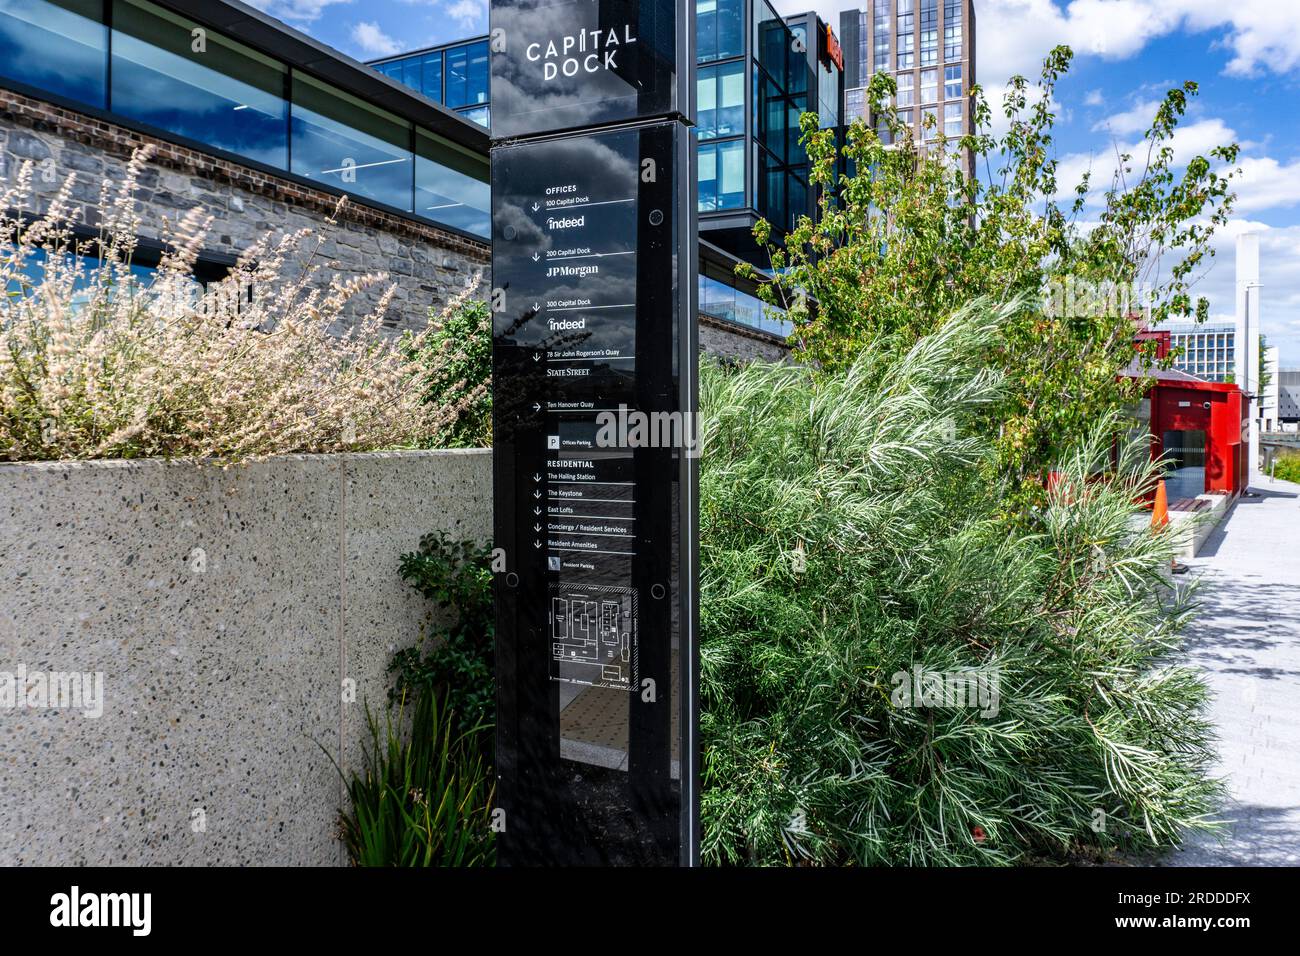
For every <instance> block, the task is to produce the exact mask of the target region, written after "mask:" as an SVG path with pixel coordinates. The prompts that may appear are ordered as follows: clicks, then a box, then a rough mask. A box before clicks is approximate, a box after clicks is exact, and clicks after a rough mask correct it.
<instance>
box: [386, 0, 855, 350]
mask: <svg viewBox="0 0 1300 956" xmlns="http://www.w3.org/2000/svg"><path fill="white" fill-rule="evenodd" d="M695 11H696V21H695V27H696V51H697V63H696V121H697V126H696V137H697V142H696V155H697V162H698V177H699V182H698V186H699V193H698V195H699V212H700V309H701V313H702V318H703V319H704V320H705V321H706V323H707V322H708V321H709V320H710V319H718V320H722V321H725V322H730V323H739V324H741V325H743V326H746V327H749V328H753V329H757V330H758V331H760V332H763V333H767V334H770V335H778V336H780V337H784V336H785V335H786V334H788V332H789V329H790V326H789V324H788V323H787V322H786V321H785V320H784V319H783V318H782V317H781V313H780V310H774V309H772V308H771V307H764V305H763V303H762V302H760V300H759V299H757V298H756V296H755V295H754V293H755V291H756V290H755V288H754V286H753V284H752V283H747V282H745V281H743V280H738V279H737V278H736V277H735V274H734V271H735V266H736V264H737V262H738V261H739V260H742V259H743V260H745V261H748V262H751V263H753V264H754V265H756V266H758V267H759V268H763V267H764V266H765V265H766V264H767V263H766V256H765V255H764V253H763V251H762V250H760V249H759V248H758V246H757V245H756V244H755V242H754V237H753V228H754V225H755V224H756V223H757V222H758V220H759V219H766V220H767V221H768V222H769V223H771V224H772V226H773V230H774V232H775V234H776V235H778V236H779V235H781V234H782V233H784V232H786V231H788V230H789V229H791V228H792V227H793V226H794V224H795V222H797V221H798V219H799V217H800V216H804V215H815V213H816V201H817V197H816V196H815V195H814V193H813V191H812V190H811V189H810V188H809V183H808V156H807V154H806V153H805V152H804V150H803V148H802V147H801V146H800V145H799V117H800V116H801V115H802V114H803V113H804V112H807V111H815V112H817V113H818V115H819V117H820V119H821V124H822V126H823V127H827V128H830V127H836V126H838V125H839V124H840V122H841V117H842V111H843V90H844V79H843V76H844V60H843V54H842V52H841V50H840V44H839V42H838V41H837V39H836V38H835V34H834V31H833V30H832V29H831V28H830V27H829V26H827V25H826V24H825V23H823V22H822V21H821V20H819V19H818V17H817V15H816V14H815V13H803V14H798V15H795V16H791V17H786V18H782V17H781V16H780V15H779V14H777V12H776V10H775V9H774V8H773V7H772V6H771V4H770V3H768V2H767V0H696V6H695ZM480 55H481V56H482V57H483V58H484V59H483V63H484V64H486V55H487V38H486V37H475V38H472V39H468V40H461V41H457V42H455V43H451V44H447V45H445V46H440V47H431V48H428V49H423V50H416V51H413V52H410V53H403V54H399V55H397V56H391V57H386V58H384V59H381V60H376V61H374V62H373V63H372V64H371V65H372V66H374V68H375V69H377V70H379V71H381V72H383V73H384V74H385V75H387V76H390V77H392V78H393V79H396V80H398V81H399V82H402V83H405V84H407V85H408V86H411V87H412V88H414V89H419V90H421V91H422V92H424V94H425V95H426V96H429V97H430V98H433V99H434V100H435V101H436V102H440V103H443V104H445V105H446V106H448V107H450V108H452V109H455V110H457V111H459V112H461V113H462V115H465V116H468V117H470V118H472V119H474V120H475V121H476V122H481V123H484V124H486V123H488V122H489V121H490V115H491V103H490V102H489V101H488V87H487V80H486V65H484V66H483V67H481V68H478V67H475V65H474V64H476V63H477V62H478V59H477V58H478V57H479V56H480ZM453 90H454V93H453V92H452V91H453Z"/></svg>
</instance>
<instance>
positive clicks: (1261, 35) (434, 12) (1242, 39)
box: [252, 0, 1300, 368]
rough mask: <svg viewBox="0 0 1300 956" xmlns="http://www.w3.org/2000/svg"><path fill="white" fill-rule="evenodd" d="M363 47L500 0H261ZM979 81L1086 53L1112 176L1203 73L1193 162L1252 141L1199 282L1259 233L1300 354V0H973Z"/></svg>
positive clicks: (1293, 362) (1216, 296) (1067, 168)
mask: <svg viewBox="0 0 1300 956" xmlns="http://www.w3.org/2000/svg"><path fill="white" fill-rule="evenodd" d="M252 2H253V4H254V5H255V6H257V7H260V8H261V9H263V10H265V11H267V12H268V13H270V14H271V15H273V16H275V17H278V18H279V19H281V20H283V21H285V22H286V23H288V24H290V25H292V26H294V27H297V28H298V29H300V30H303V31H304V32H306V33H309V34H311V35H312V36H314V37H316V38H317V39H319V40H321V41H323V42H325V43H328V44H329V45H330V46H333V47H335V48H336V49H339V50H342V51H343V52H344V53H347V54H349V55H350V56H354V57H356V58H357V59H362V60H368V59H374V58H376V57H381V56H387V55H390V54H393V53H398V52H402V51H405V50H412V49H418V48H420V47H425V46H430V45H434V44H438V43H444V42H447V41H450V40H455V39H459V38H462V37H467V36H474V35H476V34H483V33H486V32H487V0H252ZM774 5H775V6H776V8H777V10H778V11H779V12H781V13H783V14H791V13H799V12H802V11H805V10H807V9H809V7H810V6H811V7H812V9H815V10H816V11H817V12H818V13H819V14H820V15H821V17H822V19H823V20H825V21H826V22H827V23H830V24H831V26H832V27H833V28H834V29H835V31H836V33H839V13H840V11H841V10H847V9H853V8H856V7H858V6H859V5H860V4H859V3H855V2H852V0H774ZM975 20H976V23H975V40H976V70H977V73H976V81H977V82H978V83H980V85H982V86H983V87H984V89H985V90H986V91H987V93H988V95H989V99H990V101H991V102H992V103H993V104H995V105H996V104H997V103H998V102H1000V99H1001V93H1002V91H1003V90H1004V89H1005V88H1006V83H1007V80H1008V79H1009V78H1010V77H1011V76H1012V75H1015V74H1017V73H1019V74H1023V75H1026V76H1029V77H1031V78H1033V77H1035V76H1036V75H1037V72H1038V69H1039V67H1040V66H1041V64H1042V59H1043V56H1044V55H1045V54H1046V53H1047V52H1048V51H1049V50H1050V49H1051V48H1052V47H1053V46H1055V45H1057V44H1062V43H1063V44H1067V45H1069V46H1070V47H1071V48H1072V49H1073V50H1074V52H1075V60H1074V64H1073V66H1072V67H1071V70H1070V72H1069V74H1068V75H1067V76H1066V77H1065V78H1064V79H1063V80H1062V81H1061V82H1060V84H1059V85H1058V88H1057V94H1056V105H1057V116H1058V125H1057V130H1056V140H1057V150H1058V155H1057V158H1058V160H1059V161H1060V164H1061V178H1062V180H1063V182H1065V183H1070V184H1072V183H1073V182H1074V181H1077V179H1078V177H1079V175H1081V174H1082V173H1083V171H1085V170H1087V169H1089V168H1091V169H1092V170H1093V180H1094V182H1108V181H1109V179H1110V171H1111V169H1112V168H1113V164H1112V161H1111V159H1110V157H1111V156H1113V155H1114V152H1115V146H1116V145H1117V144H1118V145H1120V146H1132V145H1134V144H1136V143H1138V142H1139V141H1140V140H1141V139H1142V136H1143V133H1144V131H1145V130H1146V129H1147V128H1148V126H1149V125H1150V120H1151V118H1152V116H1153V115H1154V112H1155V108H1156V105H1157V104H1158V103H1159V102H1160V100H1161V99H1163V97H1164V94H1165V92H1166V91H1167V90H1168V89H1170V88H1172V87H1175V86H1179V85H1181V84H1182V83H1183V81H1185V80H1195V81H1196V82H1197V83H1198V84H1200V94H1199V96H1197V97H1196V98H1195V99H1194V100H1193V101H1192V103H1191V105H1190V108H1189V110H1188V113H1187V116H1186V117H1185V118H1184V121H1183V123H1182V126H1181V128H1180V132H1179V134H1178V137H1177V139H1176V140H1175V143H1174V149H1175V157H1176V160H1177V161H1178V162H1180V163H1185V162H1186V161H1187V160H1189V159H1191V158H1192V157H1194V156H1197V155H1208V151H1209V150H1210V149H1211V148H1212V147H1214V146H1216V145H1221V144H1226V143H1231V142H1235V143H1237V144H1239V145H1240V147H1241V155H1240V158H1239V160H1238V163H1237V166H1238V167H1239V168H1240V170H1241V175H1240V178H1239V181H1238V183H1237V186H1236V191H1237V194H1238V198H1237V202H1236V207H1235V210H1234V213H1233V216H1232V220H1231V222H1230V223H1229V224H1228V226H1227V228H1225V229H1223V230H1222V231H1221V232H1220V234H1219V235H1218V236H1217V237H1216V240H1215V242H1214V247H1215V252H1216V256H1215V258H1214V259H1213V260H1212V264H1211V265H1210V266H1209V268H1208V269H1207V270H1203V271H1202V273H1201V274H1200V277H1199V279H1198V281H1197V283H1196V286H1195V290H1194V291H1195V293H1196V294H1198V295H1204V296H1206V297H1207V298H1208V299H1209V300H1210V312H1211V315H1212V316H1214V317H1216V318H1227V317H1230V316H1231V314H1232V312H1233V308H1234V288H1235V271H1234V270H1235V265H1234V259H1235V254H1234V252H1235V243H1236V236H1237V235H1239V234H1240V233H1243V232H1258V233H1259V234H1260V272H1261V277H1260V279H1261V282H1262V284H1263V288H1262V289H1261V290H1260V291H1259V293H1258V295H1259V304H1258V309H1259V313H1258V314H1259V316H1260V320H1261V327H1262V330H1263V332H1264V334H1265V335H1266V336H1267V338H1268V341H1269V344H1270V345H1277V346H1279V347H1280V348H1281V360H1282V366H1283V367H1284V368H1300V123H1298V122H1296V119H1295V116H1296V109H1295V105H1296V102H1297V99H1298V98H1300V2H1298V0H1232V2H1224V0H1070V2H1067V0H975Z"/></svg>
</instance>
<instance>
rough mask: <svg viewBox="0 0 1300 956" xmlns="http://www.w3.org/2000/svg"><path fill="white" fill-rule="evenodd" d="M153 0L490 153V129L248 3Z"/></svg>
mask: <svg viewBox="0 0 1300 956" xmlns="http://www.w3.org/2000/svg"><path fill="white" fill-rule="evenodd" d="M152 2H155V3H157V4H158V5H159V6H162V7H165V8H167V9H169V10H173V11H175V12H176V13H179V14H182V15H183V16H185V17H188V18H189V19H191V20H193V21H195V22H196V23H199V24H202V25H204V26H208V27H211V28H212V29H213V30H217V31H219V32H220V33H223V34H225V35H226V36H228V37H230V38H231V39H232V40H238V41H240V42H241V43H244V44H246V45H248V46H251V47H253V48H255V49H257V50H258V51H260V52H262V53H264V54H266V55H267V56H270V57H273V58H275V59H277V60H280V61H282V62H284V63H287V64H288V65H289V66H290V67H292V68H294V69H297V70H301V71H302V72H304V73H308V74H310V75H312V76H314V77H316V78H317V79H320V80H324V81H326V82H328V83H332V84H334V85H335V86H338V87H340V88H341V89H343V90H344V91H345V92H348V93H352V94H353V95H355V96H358V97H360V98H361V99H364V100H365V101H366V102H368V103H371V104H373V105H374V106H378V107H380V108H381V109H384V110H387V111H388V112H390V113H394V114H396V115H398V116H400V117H401V118H402V119H405V120H408V121H410V122H412V123H416V124H418V125H420V126H423V127H425V128H426V129H429V130H431V131H432V132H434V133H437V134H438V135H439V136H442V137H444V138H446V139H449V140H451V141H452V142H453V143H456V144H458V145H460V146H464V147H465V148H467V149H470V150H473V151H474V152H477V153H481V154H483V155H487V151H488V132H487V130H485V129H484V128H483V127H482V126H479V125H478V124H477V123H475V122H473V121H471V120H467V119H465V118H464V117H463V116H461V115H460V114H459V113H456V112H455V111H453V110H450V109H448V108H447V107H445V106H442V105H441V104H438V103H435V102H433V100H431V99H429V98H428V97H426V96H424V95H423V94H421V93H418V92H416V91H415V90H413V89H411V88H410V87H408V86H403V85H402V84H401V83H398V82H397V81H396V80H391V79H389V78H388V77H386V76H384V75H383V74H381V73H378V72H376V71H375V70H373V69H371V68H370V67H369V66H367V65H366V64H364V63H362V62H361V61H359V60H354V59H352V57H350V56H347V55H346V54H343V53H340V52H339V51H338V50H335V49H334V48H333V47H331V46H328V45H326V44H324V43H321V42H320V41H319V40H316V39H313V38H312V37H309V36H307V34H305V33H302V32H300V31H298V30H295V29H294V28H293V27H291V26H289V25H288V24H287V23H284V22H282V21H280V20H277V19H276V18H275V17H272V16H270V15H268V14H266V13H263V12H262V11H261V10H257V9H255V8H254V7H250V6H249V5H248V4H246V3H241V2H239V0H152Z"/></svg>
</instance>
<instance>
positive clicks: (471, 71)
mask: <svg viewBox="0 0 1300 956" xmlns="http://www.w3.org/2000/svg"><path fill="white" fill-rule="evenodd" d="M444 70H445V73H446V77H445V78H446V91H447V92H446V97H447V98H446V104H447V105H448V106H450V107H451V108H452V109H456V108H457V107H460V106H474V105H476V104H478V103H486V102H487V98H488V45H487V41H486V40H483V41H480V42H479V43H467V44H466V45H465V46H458V47H452V48H451V49H450V50H448V51H447V59H446V66H445V67H444Z"/></svg>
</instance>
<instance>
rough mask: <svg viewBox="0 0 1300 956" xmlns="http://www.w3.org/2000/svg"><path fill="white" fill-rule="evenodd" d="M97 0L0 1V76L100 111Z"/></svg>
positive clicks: (103, 58)
mask: <svg viewBox="0 0 1300 956" xmlns="http://www.w3.org/2000/svg"><path fill="white" fill-rule="evenodd" d="M103 18H104V5H103V3H101V2H100V0H54V2H50V0H3V2H2V3H0V76H4V77H7V78H9V79H11V80H16V81H18V82H19V83H23V84H26V85H27V86H34V87H37V88H39V89H42V90H47V91H49V92H50V93H54V94H56V95H58V96H65V97H67V98H68V99H70V100H76V101H77V102H79V103H85V104H86V105H87V106H94V107H98V108H100V109H103V108H104V107H105V106H106V105H107V89H106V85H107V82H108V29H107V28H106V27H105V26H104V22H103Z"/></svg>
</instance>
